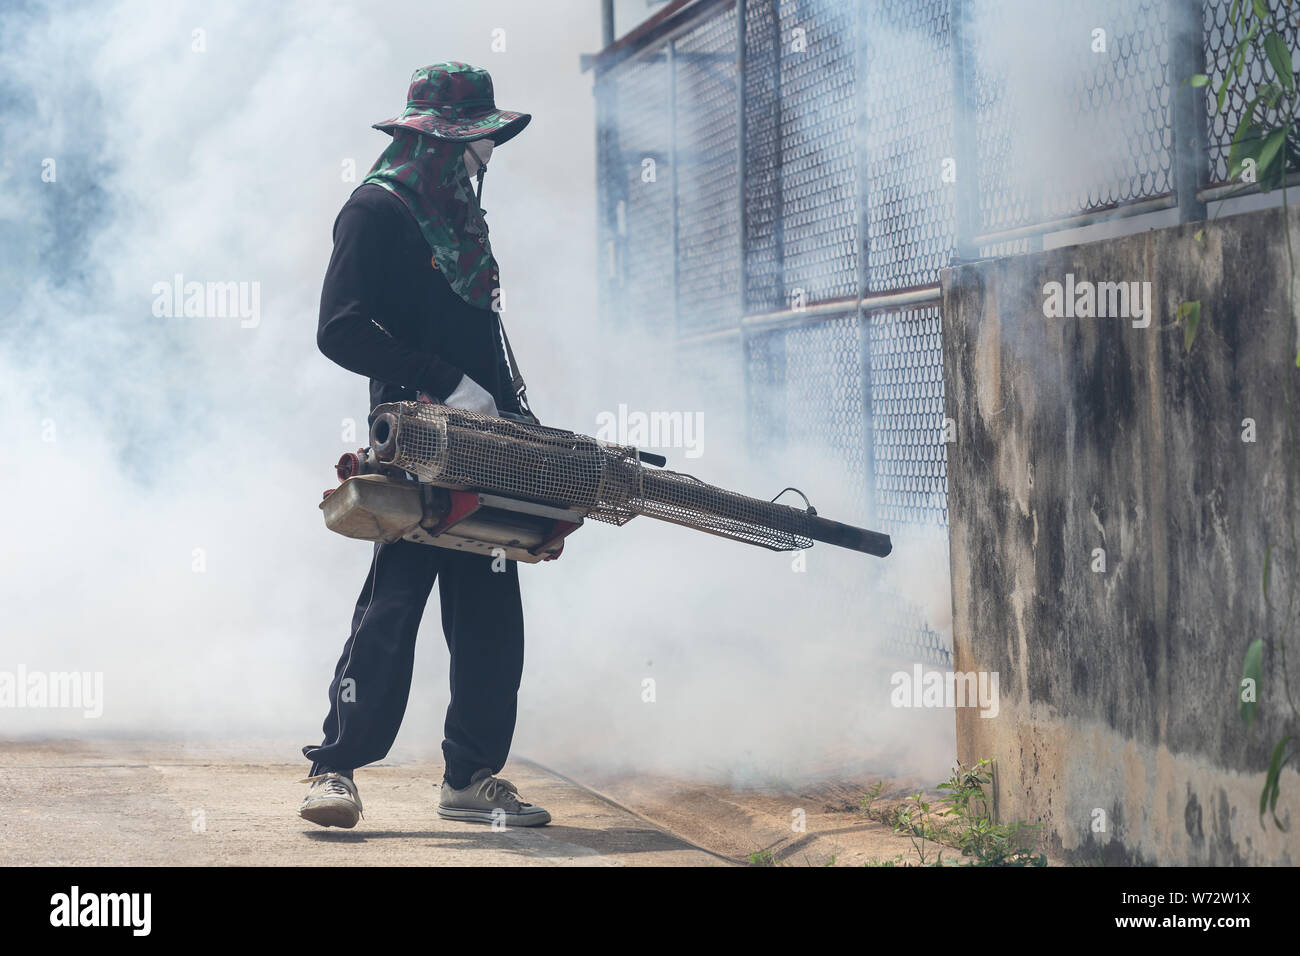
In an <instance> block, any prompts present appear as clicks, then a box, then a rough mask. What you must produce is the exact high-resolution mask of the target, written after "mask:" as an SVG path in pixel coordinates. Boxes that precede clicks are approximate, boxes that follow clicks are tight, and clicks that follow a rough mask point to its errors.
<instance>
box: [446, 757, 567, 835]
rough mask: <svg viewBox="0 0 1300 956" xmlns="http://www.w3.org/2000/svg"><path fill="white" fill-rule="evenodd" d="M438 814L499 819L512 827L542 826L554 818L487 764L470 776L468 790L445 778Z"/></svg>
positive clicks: (450, 817)
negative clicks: (494, 772) (528, 800)
mask: <svg viewBox="0 0 1300 956" xmlns="http://www.w3.org/2000/svg"><path fill="white" fill-rule="evenodd" d="M438 816H440V817H442V818H443V819H444V820H463V821H466V822H469V823H496V822H498V821H500V822H501V823H502V824H504V825H505V826H508V827H539V826H541V825H542V824H544V823H550V822H551V815H550V814H549V813H547V812H546V811H545V810H543V809H542V808H541V807H538V806H534V805H533V804H531V803H524V802H523V801H522V800H520V799H519V788H517V787H516V786H515V785H514V784H513V783H511V782H510V781H509V780H503V779H502V778H500V777H494V776H492V771H491V770H488V769H487V768H486V767H485V768H483V769H482V770H480V771H478V772H477V773H476V774H474V776H473V777H471V778H470V782H469V786H468V787H466V788H465V789H464V790H455V789H453V788H452V785H451V784H450V783H448V782H447V781H446V780H443V781H442V799H441V800H440V801H438Z"/></svg>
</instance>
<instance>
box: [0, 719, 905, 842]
mask: <svg viewBox="0 0 1300 956" xmlns="http://www.w3.org/2000/svg"><path fill="white" fill-rule="evenodd" d="M284 752H285V751H284V750H278V751H277V750H275V749H274V748H271V749H268V748H265V747H262V748H259V747H257V746H253V745H242V744H231V745H218V744H207V745H195V744H178V743H169V742H166V741H129V740H95V741H64V740H59V741H51V740H39V741H0V806H2V807H3V808H4V812H3V813H2V814H0V865H4V866H23V865H37V866H43V865H70V866H79V865H143V866H162V865H171V866H177V865H179V866H211V865H218V866H219V865H268V864H270V865H283V866H294V865H347V866H364V865H383V866H404V865H411V866H455V865H479V866H575V865H576V866H730V865H735V864H745V863H747V862H750V861H751V859H752V855H753V854H760V858H762V859H764V860H765V861H767V862H769V863H773V864H786V865H796V866H809V865H811V866H824V865H837V866H844V865H847V866H852V865H862V864H864V863H866V862H868V861H871V860H878V861H884V860H900V859H907V858H909V857H912V856H913V852H912V849H911V846H910V844H909V842H908V841H907V839H906V838H905V837H902V836H899V835H896V834H894V833H892V832H891V831H890V829H889V828H888V827H886V826H884V825H882V824H880V823H877V822H875V821H872V820H868V819H866V818H865V817H864V816H863V815H862V814H861V813H859V812H858V806H857V802H858V799H859V798H860V795H861V793H862V792H863V791H864V789H865V786H866V785H868V784H869V782H855V783H840V784H823V785H820V786H818V787H815V788H809V789H804V790H802V791H799V790H780V789H777V790H773V789H768V790H764V791H758V790H746V791H735V790H732V789H729V788H726V787H722V786H717V785H704V784H698V783H690V782H685V781H677V780H671V779H667V778H656V777H648V776H642V775H638V776H635V777H629V776H621V777H605V778H596V777H590V778H589V779H584V780H583V781H582V782H579V781H577V780H574V779H571V778H569V777H567V776H565V775H563V774H561V773H558V772H556V771H553V770H550V769H548V768H545V767H542V766H539V765H537V764H534V763H530V762H529V761H527V760H512V761H511V762H510V764H509V765H507V766H506V768H505V770H503V771H502V776H504V777H506V778H508V779H509V780H511V781H512V782H514V783H515V784H517V785H518V786H519V789H520V791H521V792H522V794H523V795H524V797H525V799H527V800H529V801H530V802H533V803H538V804H541V805H542V806H545V807H546V808H547V809H548V810H549V811H550V812H551V816H552V818H553V820H554V821H555V822H553V823H551V824H550V825H548V826H545V827H536V828H530V829H513V828H512V829H507V830H505V831H503V832H494V831H493V830H492V829H491V828H490V827H488V826H483V825H475V824H463V823H451V822H447V821H443V820H441V819H439V818H438V816H437V814H436V813H435V812H434V805H435V804H436V802H437V791H436V789H435V787H434V784H435V782H436V781H438V780H439V778H440V776H441V765H439V764H431V763H427V762H411V763H404V764H400V765H386V764H380V765H375V766H371V767H367V768H365V769H364V770H363V771H361V772H359V773H358V775H357V781H358V785H359V788H360V792H361V798H362V801H363V803H364V805H365V808H366V815H365V818H364V819H363V820H362V821H361V823H360V824H359V825H358V826H357V827H356V828H355V829H353V830H337V829H325V828H321V827H317V826H314V825H311V824H307V823H305V822H304V821H302V820H300V819H299V818H298V817H297V814H296V809H297V805H298V801H299V800H300V799H301V797H302V794H303V793H304V792H305V791H306V786H305V785H303V784H301V783H299V782H298V781H299V780H300V778H301V775H302V773H303V765H302V763H301V762H300V761H298V762H293V763H289V762H286V761H284V760H283V759H282V758H281V757H280V756H279V755H280V754H283V753H284ZM890 792H893V793H895V794H899V793H901V792H903V791H902V789H901V788H900V787H898V786H894V785H891V788H890V790H889V791H887V792H886V794H885V795H884V797H885V799H887V798H888V796H889V794H890ZM878 805H879V804H878ZM796 821H797V823H796Z"/></svg>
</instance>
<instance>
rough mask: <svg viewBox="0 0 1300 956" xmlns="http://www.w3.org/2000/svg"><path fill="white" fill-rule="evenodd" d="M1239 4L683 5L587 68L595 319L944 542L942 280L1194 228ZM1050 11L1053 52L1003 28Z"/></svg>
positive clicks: (888, 1)
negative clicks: (1079, 247) (690, 373)
mask: <svg viewBox="0 0 1300 956" xmlns="http://www.w3.org/2000/svg"><path fill="white" fill-rule="evenodd" d="M1229 5H1230V0H1205V2H1204V3H1202V2H1199V0H1084V2H1080V3H1076V4H1067V5H1055V4H1035V3H1031V2H1029V0H1002V2H994V0H695V2H694V3H680V2H679V3H676V4H670V7H669V9H668V10H666V11H665V12H664V15H663V16H661V17H658V18H656V21H655V22H653V23H651V24H648V25H647V29H643V30H639V31H634V33H633V34H632V35H631V36H630V37H629V38H626V39H625V41H620V43H618V44H615V46H614V47H612V48H611V49H610V50H607V51H606V52H605V53H604V54H602V55H601V56H600V57H599V58H598V59H597V62H596V71H597V75H596V100H597V123H598V137H597V141H598V179H599V182H598V189H599V211H600V219H599V235H598V240H599V243H600V249H601V253H602V260H603V261H604V262H605V264H606V267H605V268H604V269H603V270H602V279H601V283H600V304H601V309H602V313H603V317H604V320H605V321H607V322H608V323H610V324H612V325H616V326H617V325H629V324H630V325H636V326H637V327H639V328H643V329H644V328H651V329H654V330H656V331H658V330H661V329H662V330H663V331H664V332H668V331H669V330H670V329H671V332H672V337H673V339H674V341H675V342H676V344H677V350H678V354H679V355H680V356H681V357H682V360H683V363H684V365H687V366H689V367H694V368H704V367H706V366H707V365H708V364H710V363H717V362H719V361H723V362H725V363H727V364H730V365H733V366H735V367H738V368H739V369H740V370H741V378H742V379H743V383H744V384H743V395H742V396H741V397H742V399H743V403H744V412H745V415H746V418H747V420H748V431H747V434H748V437H749V440H750V446H751V447H752V448H754V449H756V450H757V451H758V453H760V454H761V453H763V452H764V451H765V450H772V449H773V448H776V447H779V446H780V445H781V444H783V443H787V442H789V441H792V440H798V441H800V442H811V443H815V444H816V445H817V447H818V448H819V449H820V450H821V451H822V452H823V453H824V457H825V459H826V461H827V462H829V463H831V465H832V467H834V468H836V469H838V470H839V471H840V476H839V477H840V478H841V479H842V480H843V481H845V482H847V483H849V484H851V485H853V486H855V487H857V488H859V489H860V490H861V500H862V509H863V510H862V516H863V518H864V521H869V522H871V526H872V527H876V528H878V529H879V530H883V531H887V532H890V533H892V534H895V535H905V534H906V533H908V532H909V531H916V530H922V529H930V530H933V531H937V532H938V533H940V534H943V535H946V528H947V521H948V511H947V473H946V453H945V449H946V446H945V437H949V438H951V436H946V434H945V427H944V425H945V419H944V405H943V375H942V359H941V347H940V335H941V317H940V310H939V274H940V270H942V269H944V268H945V267H947V266H949V265H950V264H951V263H952V262H953V261H954V260H955V259H961V258H974V257H979V256H989V255H1006V254H1014V253H1018V252H1025V251H1030V250H1033V249H1037V248H1041V245H1042V239H1043V236H1044V235H1048V234H1051V233H1053V232H1059V231H1062V230H1066V229H1071V228H1078V227H1080V226H1083V225H1087V224H1090V223H1092V222H1096V221H1099V220H1100V219H1102V218H1109V217H1117V216H1128V215H1139V214H1143V213H1149V212H1158V211H1160V210H1163V209H1172V208H1175V207H1177V208H1178V209H1179V210H1180V213H1181V214H1182V215H1183V216H1184V217H1198V216H1203V215H1204V205H1203V197H1204V195H1205V191H1206V190H1207V189H1209V188H1211V187H1213V186H1215V185H1218V184H1221V183H1223V181H1224V180H1225V179H1226V177H1227V168H1226V157H1227V150H1228V146H1229V145H1230V132H1229V131H1230V130H1231V129H1233V128H1235V117H1237V116H1239V115H1240V113H1241V111H1242V110H1243V109H1244V107H1245V104H1246V103H1247V102H1248V101H1249V99H1250V97H1251V96H1252V95H1253V92H1252V91H1251V90H1247V91H1246V92H1245V93H1242V94H1239V95H1235V96H1234V97H1232V98H1230V99H1229V102H1228V109H1227V111H1226V113H1227V115H1226V116H1225V115H1221V114H1220V113H1219V112H1218V111H1217V110H1216V108H1215V103H1214V101H1213V97H1212V96H1210V97H1207V96H1206V95H1205V91H1204V90H1203V89H1193V88H1191V87H1190V86H1189V85H1188V84H1186V83H1184V80H1185V79H1186V78H1187V77H1189V76H1190V75H1191V74H1193V73H1197V72H1207V73H1208V74H1209V75H1210V77H1211V88H1214V87H1215V86H1217V84H1218V82H1219V80H1220V78H1221V76H1222V71H1223V68H1224V63H1225V51H1226V50H1227V49H1228V47H1229V46H1230V45H1231V44H1232V43H1234V42H1235V40H1236V38H1235V36H1234V35H1233V33H1232V29H1231V27H1230V26H1229V24H1228V7H1229ZM1040 7H1049V8H1051V10H1050V29H1044V30H1040V31H1037V32H1032V27H1024V28H1023V29H1017V28H1008V25H1009V24H1010V25H1012V26H1014V25H1015V24H1016V22H1017V21H1016V20H1015V19H1014V18H1016V17H1019V18H1020V19H1021V20H1025V21H1027V22H1029V21H1032V20H1033V18H1034V17H1036V16H1037V17H1042V16H1044V13H1043V11H1042V10H1040V9H1039V8H1040ZM1276 27H1277V29H1278V30H1279V31H1281V32H1283V33H1284V35H1285V36H1286V37H1287V38H1288V40H1290V41H1291V46H1292V47H1293V48H1294V47H1295V41H1296V28H1295V26H1294V25H1292V24H1289V23H1288V22H1286V19H1285V17H1284V16H1283V15H1282V14H1281V13H1278V15H1277V23H1276ZM1026 31H1031V32H1029V33H1028V34H1027V33H1026ZM1099 31H1100V32H1099ZM1027 35H1028V37H1029V40H1030V41H1031V42H1026V36H1027ZM1198 39H1199V42H1198ZM1262 71H1263V66H1262V64H1260V63H1257V62H1255V60H1254V59H1253V58H1248V59H1247V61H1246V64H1245V75H1246V76H1247V77H1248V78H1249V79H1250V81H1251V83H1254V84H1258V83H1260V82H1262V77H1263V75H1264V74H1263V72H1262ZM1234 110H1235V113H1234ZM1063 119H1064V120H1065V121H1067V122H1068V123H1069V124H1070V129H1069V131H1068V132H1069V135H1068V136H1058V137H1053V135H1052V131H1051V129H1050V128H1048V129H1044V124H1050V123H1052V122H1056V123H1060V122H1061V121H1062V120H1063ZM1054 139H1059V140H1061V142H1060V143H1059V144H1057V148H1056V149H1055V150H1054V149H1053V148H1052V145H1053V140H1054ZM1080 141H1083V142H1086V143H1087V145H1088V148H1087V149H1085V150H1080V149H1078V148H1077V145H1076V146H1074V147H1073V148H1072V146H1071V144H1077V143H1078V142H1080ZM724 356H725V359H724V358H723V357H724ZM790 423H798V427H797V434H795V433H794V429H793V428H792V426H791V424H790ZM883 616H884V617H886V618H887V619H888V621H889V627H890V632H891V635H892V636H891V639H890V640H891V648H892V651H893V652H894V653H895V654H896V655H897V656H898V657H900V658H904V659H910V660H920V661H927V662H933V663H938V664H944V663H948V662H949V661H950V660H951V651H950V648H949V646H948V639H947V637H946V636H943V635H940V634H938V633H936V632H935V630H934V629H933V628H932V627H931V626H930V625H929V624H927V623H926V622H925V621H924V620H922V619H921V618H920V616H919V613H918V612H915V609H913V608H910V607H908V606H907V604H906V602H904V601H901V599H900V601H899V602H897V603H896V606H894V607H891V608H889V609H888V610H887V612H886V613H884V614H883Z"/></svg>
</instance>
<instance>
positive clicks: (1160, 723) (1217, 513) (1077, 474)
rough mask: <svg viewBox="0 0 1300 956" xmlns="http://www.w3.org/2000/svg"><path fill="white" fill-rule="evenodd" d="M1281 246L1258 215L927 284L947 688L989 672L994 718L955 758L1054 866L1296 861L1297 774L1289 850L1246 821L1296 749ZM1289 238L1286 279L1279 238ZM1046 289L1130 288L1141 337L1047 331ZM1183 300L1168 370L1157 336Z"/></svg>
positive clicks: (1289, 342)
mask: <svg viewBox="0 0 1300 956" xmlns="http://www.w3.org/2000/svg"><path fill="white" fill-rule="evenodd" d="M1203 226H1204V227H1205V228H1206V234H1205V237H1204V240H1203V241H1201V242H1197V241H1196V240H1195V239H1194V237H1193V233H1194V232H1196V231H1197V230H1198V229H1201V228H1202V227H1203ZM1282 227H1283V217H1282V212H1281V210H1265V211H1260V212H1252V213H1247V214H1244V215H1241V216H1235V217H1231V218H1225V219H1220V220H1219V221H1218V222H1215V223H1213V224H1210V225H1208V226H1205V224H1193V225H1188V226H1178V227H1171V228H1167V229H1161V230H1154V231H1151V232H1148V233H1145V234H1139V235H1134V236H1129V237H1126V238H1122V239H1114V240H1105V241H1100V242H1095V243H1089V244H1086V245H1080V246H1071V247H1066V248H1060V249H1053V250H1049V251H1046V252H1042V253H1036V254H1033V255H1028V256H1022V257H1016V258H1009V259H997V260H988V261H982V262H977V263H973V264H969V265H963V266H960V267H957V268H954V269H952V270H949V271H948V272H946V273H945V274H944V280H943V338H944V341H943V350H944V386H945V406H946V409H947V415H948V416H949V417H950V418H951V419H953V420H954V421H955V423H956V435H955V441H954V442H953V443H952V444H950V445H949V446H948V494H949V515H950V520H951V544H950V547H951V561H952V585H953V608H954V621H953V647H954V666H955V668H956V670H958V671H997V672H998V674H999V681H1000V684H999V686H1000V697H1001V699H1000V711H999V714H998V716H997V717H994V718H982V717H979V716H978V711H977V710H975V709H973V708H972V709H959V710H958V712H957V713H958V718H957V738H958V756H959V758H960V759H961V760H962V761H963V762H973V761H974V760H976V759H978V758H981V757H983V758H991V759H993V760H995V761H996V768H997V770H996V778H995V780H996V782H995V788H996V803H997V810H998V813H999V816H1000V818H1001V819H1003V820H1016V819H1022V820H1028V821H1038V822H1041V823H1042V825H1043V831H1044V835H1045V837H1046V845H1047V846H1048V847H1050V848H1051V849H1053V850H1054V851H1056V852H1057V853H1059V854H1061V855H1062V856H1064V857H1065V858H1066V859H1069V860H1072V861H1074V862H1081V863H1082V862H1107V863H1117V862H1135V863H1137V862H1140V863H1209V864H1242V863H1252V864H1254V863H1275V864H1292V865H1294V864H1296V863H1300V777H1298V776H1297V775H1296V774H1295V773H1294V772H1292V771H1286V772H1285V773H1284V776H1283V780H1282V798H1281V800H1280V801H1279V804H1278V814H1279V816H1281V817H1283V819H1284V820H1289V823H1290V832H1289V833H1285V834H1283V833H1279V832H1278V831H1277V830H1276V829H1275V828H1273V827H1272V826H1271V825H1270V827H1269V828H1268V829H1267V830H1264V829H1261V827H1260V824H1259V822H1258V802H1259V792H1260V788H1261V786H1262V783H1263V778H1264V773H1263V771H1264V768H1265V767H1266V766H1267V763H1268V756H1269V753H1270V751H1271V748H1272V746H1273V744H1274V743H1275V742H1276V741H1277V739H1278V738H1279V737H1280V736H1281V735H1282V734H1284V733H1297V732H1300V726H1298V722H1297V721H1296V719H1295V718H1294V717H1293V716H1291V711H1290V709H1289V707H1288V706H1287V704H1286V703H1285V701H1284V697H1285V694H1286V688H1285V686H1284V682H1283V678H1282V673H1281V668H1282V663H1281V658H1280V653H1279V652H1280V651H1281V647H1280V635H1281V634H1282V633H1284V632H1285V633H1287V634H1289V637H1288V644H1287V647H1288V649H1289V651H1290V665H1291V669H1292V673H1293V674H1294V676H1295V677H1296V678H1300V627H1297V626H1296V622H1295V621H1294V620H1292V621H1291V622H1290V623H1289V624H1288V623H1287V622H1285V621H1284V620H1283V618H1284V617H1285V614H1284V610H1285V603H1286V596H1287V594H1288V588H1289V586H1291V585H1293V584H1294V583H1295V581H1296V575H1294V574H1293V573H1292V568H1291V567H1290V565H1292V563H1293V562H1291V561H1290V560H1289V557H1288V555H1287V554H1285V553H1284V551H1283V549H1288V548H1289V541H1290V537H1289V535H1290V532H1289V531H1288V528H1287V516H1288V514H1294V511H1295V509H1294V508H1293V507H1291V506H1289V505H1288V501H1289V500H1290V499H1289V495H1290V494H1291V492H1289V491H1288V488H1289V486H1290V485H1291V484H1292V483H1294V481H1295V479H1296V477H1297V474H1298V469H1300V466H1298V465H1297V461H1296V458H1295V456H1294V455H1288V453H1287V450H1288V449H1287V428H1288V411H1287V405H1288V401H1290V402H1291V403H1292V404H1291V407H1292V409H1293V410H1294V411H1293V412H1292V414H1294V415H1300V402H1298V401H1297V388H1296V384H1297V382H1296V379H1297V375H1300V373H1298V372H1297V370H1296V369H1295V367H1294V364H1293V359H1294V356H1295V351H1296V335H1295V331H1294V329H1293V328H1291V327H1290V320H1289V318H1288V315H1287V308H1286V296H1287V294H1288V293H1287V283H1288V278H1289V272H1288V268H1287V259H1286V243H1285V240H1284V236H1283V232H1282ZM1290 228H1291V232H1292V241H1293V243H1294V245H1295V247H1296V251H1297V255H1300V215H1297V214H1295V213H1293V214H1292V216H1291V220H1290ZM1067 273H1072V274H1073V275H1074V276H1075V279H1076V280H1078V281H1083V280H1088V281H1093V282H1100V281H1129V282H1133V281H1138V282H1142V281H1147V282H1150V283H1151V304H1152V316H1151V323H1150V326H1149V327H1147V328H1135V327H1134V325H1133V322H1132V321H1130V320H1127V319H1122V318H1046V317H1045V316H1044V314H1043V304H1044V298H1045V296H1044V285H1045V284H1046V283H1049V282H1061V283H1064V282H1066V275H1067ZM1194 298H1199V299H1200V300H1201V301H1202V303H1203V309H1204V319H1203V322H1202V327H1201V330H1200V333H1199V335H1198V337H1197V339H1196V341H1195V343H1194V345H1193V347H1192V350H1191V352H1190V353H1188V352H1185V351H1184V347H1183V334H1182V330H1181V329H1179V328H1175V327H1174V326H1173V319H1174V314H1175V310H1176V308H1177V306H1178V303H1179V302H1181V301H1183V300H1184V299H1194ZM1297 311H1298V312H1300V305H1298V307H1297ZM1245 418H1252V419H1254V421H1255V423H1256V426H1255V427H1256V435H1255V437H1256V441H1254V442H1253V443H1250V442H1245V441H1243V439H1242V436H1243V425H1242V420H1243V419H1245ZM1296 494H1298V495H1300V491H1297V492H1296ZM1269 545H1272V546H1273V548H1274V551H1273V557H1272V564H1273V570H1272V575H1271V583H1272V586H1271V590H1270V595H1269V601H1268V602H1267V604H1266V602H1265V599H1264V595H1263V588H1262V580H1263V573H1264V561H1265V553H1266V548H1267V547H1268V546H1269ZM1098 548H1101V549H1104V551H1105V561H1106V566H1105V570H1104V571H1100V572H1099V571H1094V570H1093V566H1094V561H1095V557H1094V549H1098ZM1297 610H1298V611H1300V602H1297ZM1256 637H1264V638H1265V639H1266V643H1265V655H1264V680H1263V683H1262V687H1261V694H1260V696H1261V705H1260V717H1259V719H1258V720H1257V722H1256V724H1255V728H1254V730H1253V731H1250V732H1248V731H1247V730H1246V729H1245V727H1244V725H1243V723H1242V722H1241V720H1240V718H1239V716H1238V687H1239V681H1240V677H1241V670H1242V661H1243V657H1244V655H1245V652H1246V648H1247V646H1248V645H1249V644H1250V642H1251V641H1252V640H1254V639H1255V638H1256ZM1292 693H1293V696H1294V697H1295V698H1297V699H1300V690H1293V691H1292ZM1098 811H1100V812H1101V813H1104V818H1103V817H1101V816H1099V815H1098ZM1103 820H1104V825H1105V829H1104V831H1101V832H1094V821H1103Z"/></svg>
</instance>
